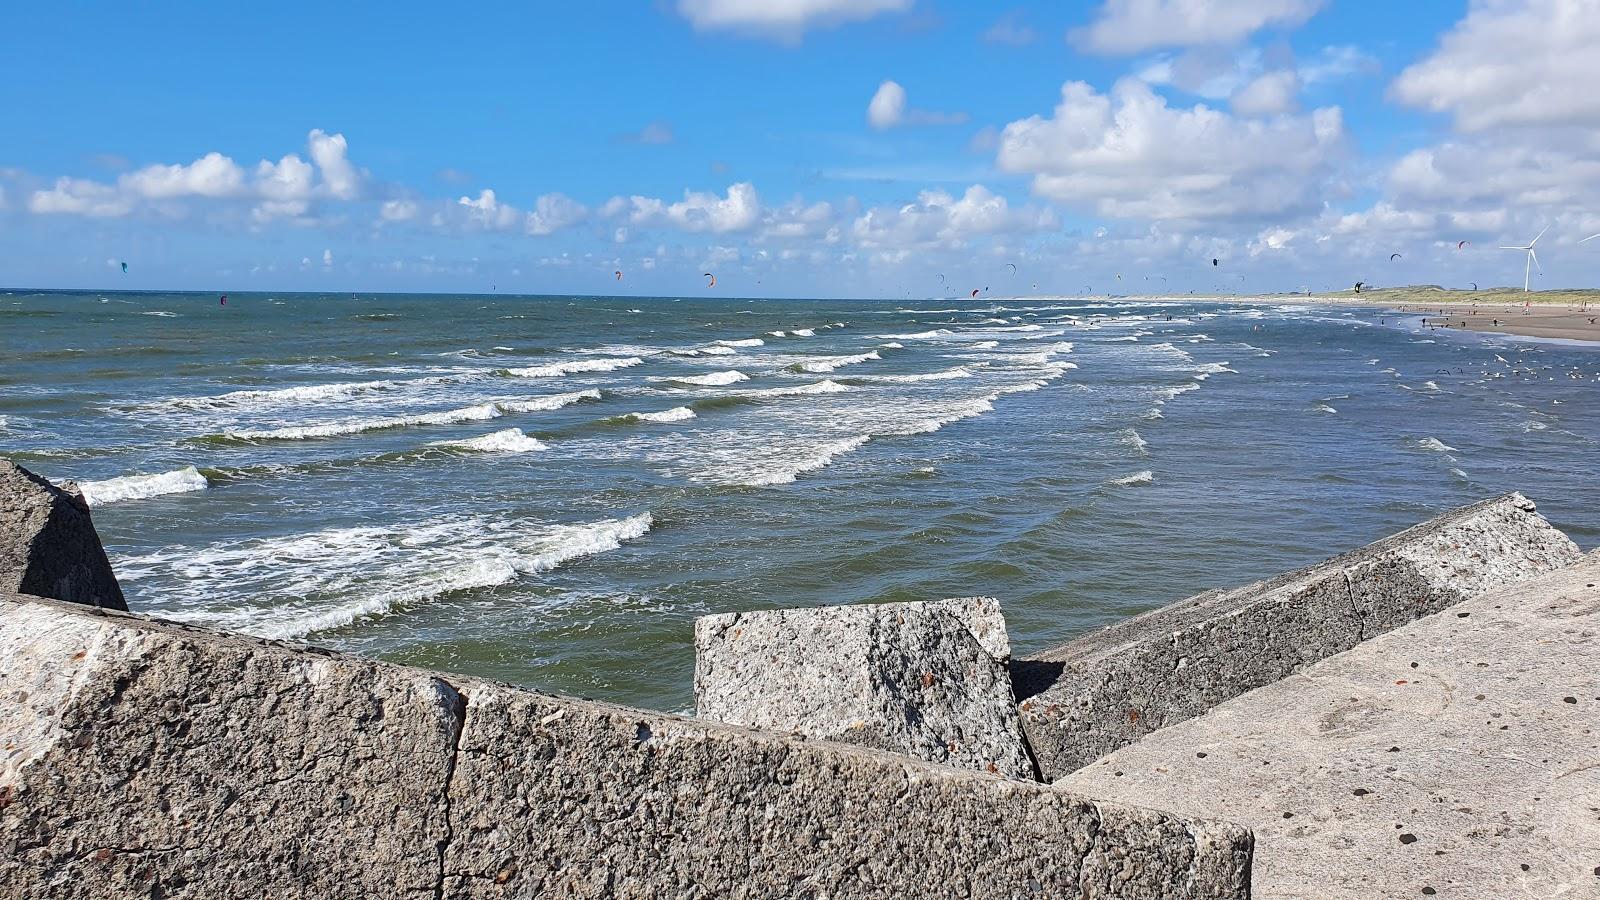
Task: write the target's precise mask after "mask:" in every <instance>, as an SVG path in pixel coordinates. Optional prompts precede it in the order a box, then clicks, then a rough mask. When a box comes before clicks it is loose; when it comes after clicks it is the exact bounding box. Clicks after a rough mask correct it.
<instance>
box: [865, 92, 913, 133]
mask: <svg viewBox="0 0 1600 900" xmlns="http://www.w3.org/2000/svg"><path fill="white" fill-rule="evenodd" d="M905 115H906V89H905V88H903V87H901V86H900V84H899V83H898V82H894V81H885V82H884V83H882V84H880V85H878V90H877V92H876V93H874V94H873V95H872V100H871V102H869V103H868V104H867V124H869V125H871V126H872V127H873V128H877V129H884V128H893V127H894V126H896V125H899V124H900V123H901V122H902V121H904V120H905Z"/></svg>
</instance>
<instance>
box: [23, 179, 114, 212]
mask: <svg viewBox="0 0 1600 900" xmlns="http://www.w3.org/2000/svg"><path fill="white" fill-rule="evenodd" d="M132 210H133V200H132V199H131V198H129V197H128V196H126V195H125V194H123V193H122V192H121V191H118V190H117V189H116V188H114V187H111V186H110V185H106V184H101V183H100V182H98V181H90V180H88V179H84V178H58V179H56V183H55V187H52V188H50V189H49V190H42V191H34V192H33V195H32V196H31V197H29V198H28V211H29V212H35V213H40V214H44V215H53V214H67V215H79V216H89V217H91V218H113V217H116V216H125V215H127V214H128V213H129V212H131V211H132Z"/></svg>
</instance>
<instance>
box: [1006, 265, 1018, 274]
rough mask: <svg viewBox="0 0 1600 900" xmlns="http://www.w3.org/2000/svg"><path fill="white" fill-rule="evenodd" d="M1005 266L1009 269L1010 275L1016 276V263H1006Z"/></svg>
mask: <svg viewBox="0 0 1600 900" xmlns="http://www.w3.org/2000/svg"><path fill="white" fill-rule="evenodd" d="M1006 265H1008V266H1010V267H1011V274H1013V275H1015V274H1017V264H1016V263H1006Z"/></svg>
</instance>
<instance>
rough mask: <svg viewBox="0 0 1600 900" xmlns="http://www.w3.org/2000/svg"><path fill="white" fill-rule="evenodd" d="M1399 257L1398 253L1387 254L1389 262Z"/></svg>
mask: <svg viewBox="0 0 1600 900" xmlns="http://www.w3.org/2000/svg"><path fill="white" fill-rule="evenodd" d="M1399 258H1400V254H1398V253H1391V254H1389V262H1394V261H1395V260H1397V259H1399Z"/></svg>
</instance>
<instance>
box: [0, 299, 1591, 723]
mask: <svg viewBox="0 0 1600 900" xmlns="http://www.w3.org/2000/svg"><path fill="white" fill-rule="evenodd" d="M0 358H3V360H4V366H3V368H0V454H4V455H7V456H12V457H14V458H16V459H17V460H18V461H19V462H21V463H22V464H23V465H26V466H28V467H29V468H31V469H34V470H35V471H38V472H40V473H42V474H45V475H47V476H49V477H50V478H52V479H56V480H66V479H77V480H80V481H82V482H84V483H85V488H86V492H87V494H88V496H89V498H90V500H91V502H92V503H93V504H94V506H95V521H96V524H97V526H98V527H99V529H100V532H101V535H102V537H103V538H104V539H105V541H106V544H107V546H108V549H109V551H110V553H111V556H112V561H113V565H114V566H115V568H116V570H117V574H118V576H119V578H121V579H122V582H123V585H124V588H125V590H126V591H127V593H128V597H129V603H130V605H131V606H132V607H133V608H134V609H135V610H136V611H139V612H145V613H150V614H154V615H158V616H163V617H168V618H173V619H181V620H185V621H189V622H194V623H197V624H201V625H206V626H212V627H219V628H227V629H235V630H240V631H246V632H251V633H254V634H259V635H264V636H269V637H275V638H285V639H297V640H305V641H310V642H313V643H317V644H322V645H326V646H332V647H337V648H341V649H346V650H351V651H355V652H359V653H364V654H370V655H374V656H378V657H382V658H385V659H390V660H394V661H399V662H405V663H414V664H419V665H426V666H432V667H438V668H442V669H446V670H451V671H456V672H463V673H470V674H474V675H481V676H487V677H491V678H498V679H502V680H506V681H510V682H515V683H519V684H524V685H528V686H532V687H538V688H541V689H546V690H552V691H557V692H562V693H569V694H578V695H584V696H592V697H597V698H602V699H607V700H613V701H618V702H625V703H631V704H637V705H643V706H648V707H654V708H660V709H668V710H678V709H684V708H686V707H689V706H690V705H692V671H693V649H692V627H693V619H694V617H695V616H698V615H703V614H706V613H711V612H725V611H735V610H749V609H762V608H773V607H788V606H810V605H819V604H831V603H856V602H880V601H889V600H918V599H935V598H940V597H950V596H961V595H973V594H985V595H991V596H995V597H998V598H1000V600H1001V601H1002V603H1003V604H1004V607H1005V610H1006V614H1007V618H1008V621H1009V623H1010V626H1011V633H1012V638H1013V642H1014V644H1015V645H1017V646H1018V647H1019V648H1020V649H1021V650H1024V651H1026V650H1028V649H1033V648H1040V647H1043V646H1047V645H1049V644H1051V643H1053V642H1058V641H1061V640H1064V639H1067V638H1069V637H1072V636H1073V635H1076V634H1078V633H1081V632H1082V631H1084V630H1086V629H1089V628H1092V627H1094V626H1096V625H1099V624H1104V623H1106V622H1109V621H1114V620H1116V619H1120V618H1123V617H1126V616H1128V615H1131V614H1134V613H1137V612H1140V611H1143V610H1146V609H1149V608H1152V607H1154V606H1157V605H1160V604H1163V603H1165V602H1169V601H1171V600H1174V599H1177V598H1179V597H1183V596H1187V595H1189V594H1191V593H1194V592H1196V591H1199V590H1202V589H1205V588H1208V587H1215V586H1222V585H1229V584H1235V583H1239V582H1243V581H1246V580H1249V579H1252V578H1256V577H1260V576H1263V575H1267V574H1271V573H1275V572H1279V571H1282V570H1285V569H1289V568H1293V567H1296V566H1300V565H1303V564H1306V563H1309V562H1313V561H1315V560H1317V559H1320V558H1322V557H1324V556H1328V555H1331V554H1333V553H1336V552H1340V551H1343V550H1346V549H1349V548H1351V547H1354V546H1357V545H1359V544H1362V543H1366V542H1368V541H1371V540H1374V539H1376V538H1378V537H1381V536H1383V535H1385V534H1388V533H1390V532H1393V531H1396V530H1398V529H1400V528H1403V527H1405V526H1408V525H1411V524H1414V523H1415V522H1417V521H1420V520H1422V519H1425V518H1427V517H1429V516H1431V515H1433V514H1435V513H1437V512H1439V511H1441V510H1444V509H1447V508H1450V507H1453V506H1457V505H1461V504H1465V503H1469V502H1472V501H1474V500H1478V499H1482V498H1484V497H1488V496H1492V495H1494V494H1498V493H1501V492H1504V491H1509V490H1521V491H1523V492H1524V493H1526V494H1528V495H1529V496H1531V497H1533V498H1534V499H1535V500H1537V501H1538V502H1539V504H1540V508H1541V510H1542V511H1543V512H1544V513H1545V514H1546V515H1547V516H1548V517H1550V518H1551V520H1552V521H1553V522H1555V524H1556V525H1558V526H1559V527H1561V528H1563V529H1565V530H1567V531H1568V533H1569V534H1571V535H1572V536H1573V537H1574V538H1575V539H1576V540H1578V541H1579V543H1580V544H1583V545H1584V546H1585V547H1588V546H1592V545H1593V544H1594V543H1595V539H1596V537H1597V536H1600V504H1597V503H1596V502H1595V500H1596V499H1597V496H1600V495H1597V492H1596V490H1595V487H1594V484H1595V479H1594V477H1593V475H1592V473H1591V471H1590V469H1591V463H1592V461H1593V459H1595V458H1596V451H1597V449H1600V403H1597V401H1596V399H1595V398H1596V390H1597V389H1600V383H1597V380H1596V379H1597V373H1600V353H1597V352H1596V351H1595V350H1593V349H1590V348H1585V347H1577V346H1568V345H1560V344H1553V343H1544V342H1533V341H1518V340H1514V339H1510V338H1497V337H1483V336H1474V335H1467V334H1458V333H1448V332H1434V331H1430V332H1426V333H1422V332H1419V331H1417V330H1416V325H1415V323H1414V322H1413V321H1412V320H1409V319H1405V318H1400V317H1396V316H1395V315H1394V314H1392V313H1384V312H1383V311H1381V310H1376V309H1352V308H1348V307H1332V306H1328V307H1319V306H1273V305H1254V304H1251V305H1244V304H1229V303H1185V302H1177V301H1173V302H1155V301H1145V300H1137V299H1118V300H1106V299H1103V298H1102V299H1093V300H1091V299H1083V298H1027V299H1014V300H1006V299H995V300H991V299H987V298H986V299H984V300H982V301H980V302H975V303H968V302H962V301H952V300H948V299H932V300H925V301H916V302H882V301H854V302H840V301H804V300H773V301H757V300H740V299H727V300H704V299H694V300H690V299H677V298H635V297H598V298H570V297H508V296H392V295H386V296H378V297H359V298H353V297H350V296H347V295H303V294H293V295H288V294H286V295H268V294H233V295H231V296H230V297H229V301H228V304H227V305H226V306H225V307H224V306H221V305H219V304H218V302H217V298H216V297H215V296H214V295H195V294H151V293H138V294H123V293H106V294H98V293H92V292H91V293H71V292H46V293H38V292H23V291H13V292H9V293H5V292H0Z"/></svg>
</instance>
